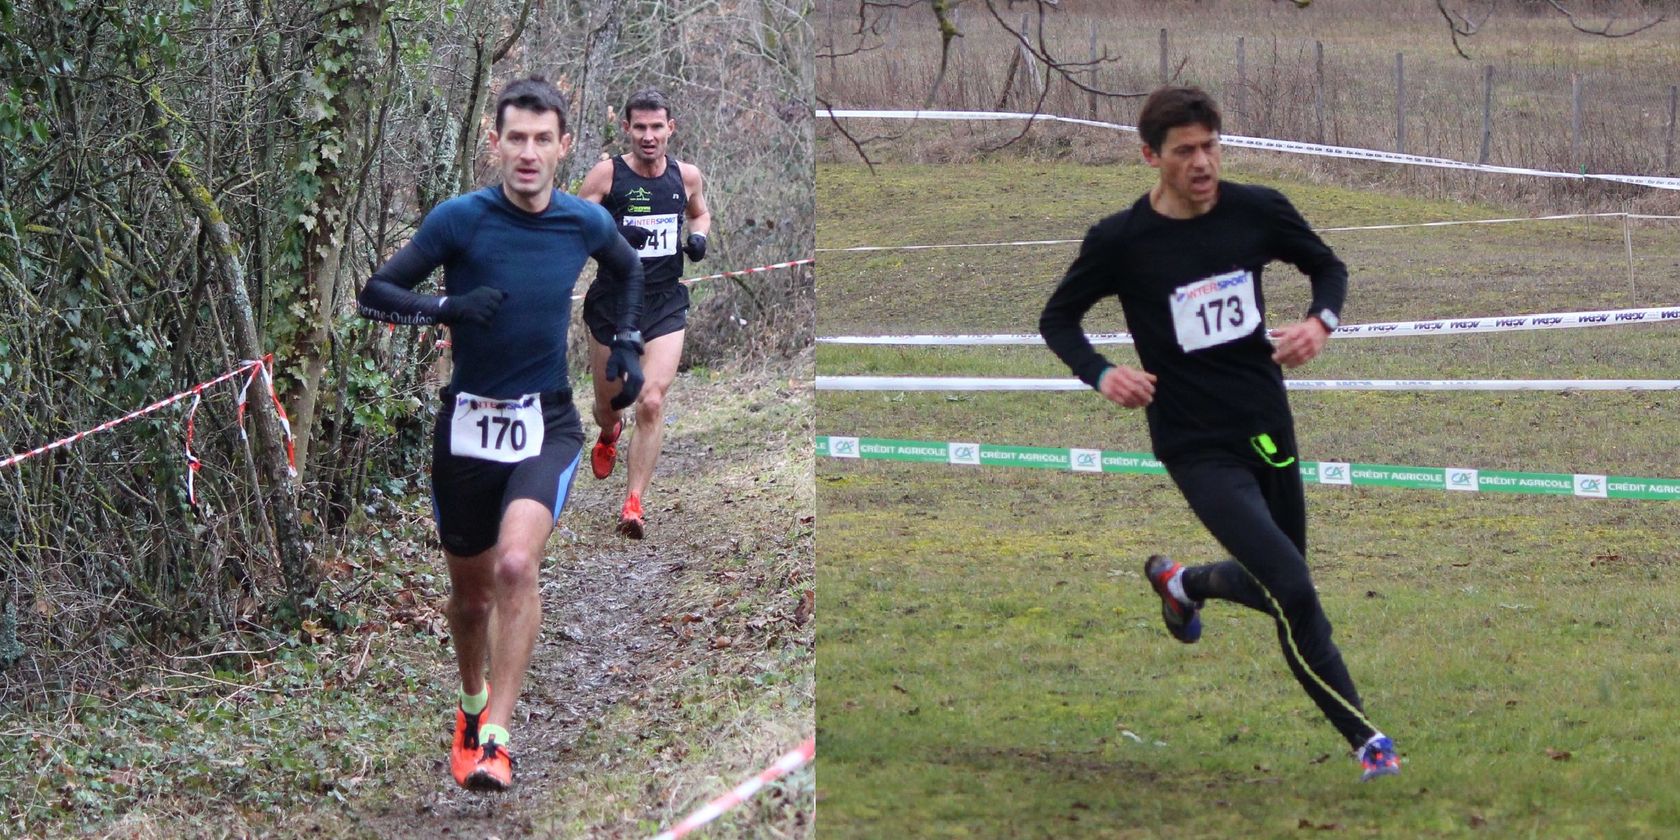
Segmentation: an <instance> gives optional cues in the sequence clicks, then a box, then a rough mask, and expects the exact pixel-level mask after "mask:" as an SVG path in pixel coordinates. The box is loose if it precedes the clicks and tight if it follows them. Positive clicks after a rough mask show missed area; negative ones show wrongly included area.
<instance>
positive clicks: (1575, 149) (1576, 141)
mask: <svg viewBox="0 0 1680 840" xmlns="http://www.w3.org/2000/svg"><path fill="white" fill-rule="evenodd" d="M1569 87H1570V97H1569V98H1570V105H1569V165H1570V166H1573V167H1575V168H1576V169H1578V170H1580V171H1581V172H1585V171H1587V164H1586V161H1583V160H1581V74H1580V73H1571V74H1570V75H1569Z"/></svg>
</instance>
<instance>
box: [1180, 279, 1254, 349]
mask: <svg viewBox="0 0 1680 840" xmlns="http://www.w3.org/2000/svg"><path fill="white" fill-rule="evenodd" d="M1169 303H1170V304H1171V306H1172V318H1173V330H1174V332H1176V333H1177V334H1178V346H1179V347H1182V348H1184V352H1186V353H1188V352H1190V351H1192V350H1200V349H1202V348H1203V347H1213V346H1214V345H1217V344H1224V343H1225V342H1227V341H1235V340H1237V339H1239V338H1242V337H1243V336H1246V335H1248V334H1250V333H1252V332H1254V331H1255V330H1256V329H1258V328H1259V327H1260V309H1259V307H1257V306H1255V305H1254V275H1253V274H1251V273H1249V272H1248V271H1246V270H1242V269H1238V270H1237V271H1232V272H1229V273H1227V274H1219V275H1215V276H1213V277H1209V278H1206V279H1204V280H1197V281H1196V282H1194V283H1187V284H1185V285H1183V286H1179V287H1178V288H1176V289H1173V293H1172V299H1171V300H1170V301H1169Z"/></svg>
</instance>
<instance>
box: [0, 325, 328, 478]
mask: <svg viewBox="0 0 1680 840" xmlns="http://www.w3.org/2000/svg"><path fill="white" fill-rule="evenodd" d="M273 364H274V356H273V355H272V354H270V355H267V356H264V357H263V358H262V360H261V361H257V360H246V361H243V362H240V363H239V366H238V367H236V368H234V369H233V370H230V371H228V372H227V373H224V374H222V375H221V376H218V377H216V378H215V379H211V380H208V381H205V382H200V383H198V384H197V385H194V386H192V387H191V388H188V389H187V390H185V391H182V392H181V393H179V394H175V395H173V396H170V397H165V398H164V399H161V400H158V401H157V402H155V403H152V404H151V405H148V406H146V407H145V408H142V409H138V410H136V411H131V412H129V413H127V414H125V415H123V416H121V417H118V418H117V419H115V420H108V421H106V422H104V423H101V424H99V425H97V426H95V427H93V428H91V429H88V430H87V431H85V432H77V433H76V434H73V435H71V436H69V437H67V438H64V439H63V440H55V441H53V442H52V443H49V444H47V445H46V446H41V447H37V448H35V449H31V450H29V451H28V452H19V453H18V454H16V455H13V456H11V457H9V458H7V459H5V460H3V461H0V467H9V466H11V465H13V464H16V463H19V462H21V461H25V460H27V459H29V458H33V457H35V456H36V455H41V454H44V453H47V452H50V451H52V450H54V449H58V448H59V447H63V446H69V445H70V444H72V443H75V442H76V441H79V440H81V439H83V438H85V437H88V436H90V435H95V434H98V433H100V432H103V431H107V430H109V429H113V428H116V427H117V426H120V425H122V424H124V423H127V422H128V421H130V420H134V419H137V418H140V417H143V416H145V415H147V414H150V413H152V412H154V411H157V410H159V409H162V408H167V407H168V406H171V405H174V404H175V403H178V402H180V401H181V400H184V399H186V398H187V397H192V405H190V406H188V407H187V438H186V445H185V452H186V458H187V499H188V501H190V502H192V503H193V504H194V505H196V504H198V494H197V491H196V488H195V487H194V482H193V477H194V475H195V474H196V473H197V472H198V469H199V467H200V466H201V464H200V462H199V460H198V456H196V455H194V454H193V451H192V441H193V431H194V427H195V419H196V418H197V416H198V404H199V402H200V395H201V394H203V393H204V389H206V388H208V387H210V386H212V385H215V384H217V383H220V382H225V381H227V380H229V379H232V378H234V377H236V376H239V375H240V374H242V373H245V372H246V371H250V376H249V377H248V378H246V380H245V385H244V386H243V387H241V388H240V389H239V407H238V409H237V411H236V413H235V418H236V419H235V422H236V423H238V424H239V438H240V439H241V440H245V439H246V437H245V391H246V389H248V388H250V387H251V382H252V381H254V380H255V379H256V378H257V377H258V376H259V375H260V376H262V378H263V381H264V382H266V383H268V395H269V397H270V398H271V399H272V400H274V410H275V412H276V413H277V414H279V416H280V428H281V429H282V430H283V431H284V432H285V435H286V461H287V469H288V470H289V471H290V473H291V475H292V476H293V477H294V478H295V477H296V476H297V455H296V446H295V441H294V439H293V437H292V425H291V422H290V421H288V420H287V419H286V409H285V408H284V407H283V406H281V405H280V397H279V395H277V394H276V393H275V391H274V377H273V373H272V370H271V368H272V366H273Z"/></svg>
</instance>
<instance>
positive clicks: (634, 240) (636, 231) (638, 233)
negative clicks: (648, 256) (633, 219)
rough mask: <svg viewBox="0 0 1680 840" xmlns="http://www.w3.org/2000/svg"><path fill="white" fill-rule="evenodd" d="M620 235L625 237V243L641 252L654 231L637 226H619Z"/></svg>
mask: <svg viewBox="0 0 1680 840" xmlns="http://www.w3.org/2000/svg"><path fill="white" fill-rule="evenodd" d="M618 235H619V236H622V237H624V241H625V242H628V243H630V247H632V248H635V249H636V250H638V251H640V250H642V246H643V245H646V244H647V241H648V237H650V236H652V235H653V231H651V230H648V229H647V228H645V227H638V226H636V225H619V226H618Z"/></svg>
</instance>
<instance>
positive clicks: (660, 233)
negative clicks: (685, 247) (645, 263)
mask: <svg viewBox="0 0 1680 840" xmlns="http://www.w3.org/2000/svg"><path fill="white" fill-rule="evenodd" d="M623 223H624V224H627V225H635V226H636V227H641V228H647V229H648V230H649V231H651V232H652V235H651V236H649V237H648V240H647V243H646V244H644V245H643V246H642V247H641V249H640V250H638V251H636V254H637V255H638V256H641V257H644V258H645V257H669V256H671V255H672V254H675V253H676V252H677V214H676V213H665V214H663V215H659V216H625V217H624V222H623Z"/></svg>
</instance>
